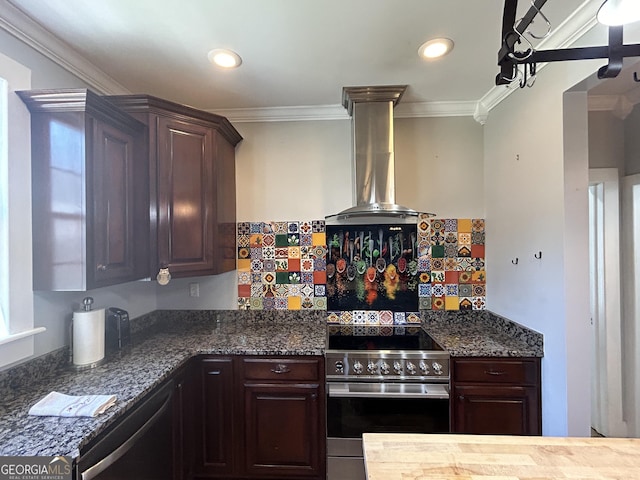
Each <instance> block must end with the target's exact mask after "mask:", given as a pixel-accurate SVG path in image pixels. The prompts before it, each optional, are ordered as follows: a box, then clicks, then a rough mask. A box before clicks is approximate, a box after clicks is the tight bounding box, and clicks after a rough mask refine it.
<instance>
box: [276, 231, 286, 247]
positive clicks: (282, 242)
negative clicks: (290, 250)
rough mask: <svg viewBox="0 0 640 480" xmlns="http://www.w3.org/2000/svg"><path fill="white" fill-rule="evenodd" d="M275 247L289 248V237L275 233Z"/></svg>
mask: <svg viewBox="0 0 640 480" xmlns="http://www.w3.org/2000/svg"><path fill="white" fill-rule="evenodd" d="M275 237H276V238H275V246H276V247H288V246H289V236H288V235H286V234H282V233H277V234H276V236H275Z"/></svg>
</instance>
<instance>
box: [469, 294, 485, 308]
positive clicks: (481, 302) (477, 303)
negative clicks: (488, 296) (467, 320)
mask: <svg viewBox="0 0 640 480" xmlns="http://www.w3.org/2000/svg"><path fill="white" fill-rule="evenodd" d="M472 298H473V300H472V303H473V308H472V309H473V310H484V308H485V305H486V300H485V297H472Z"/></svg>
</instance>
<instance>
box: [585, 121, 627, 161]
mask: <svg viewBox="0 0 640 480" xmlns="http://www.w3.org/2000/svg"><path fill="white" fill-rule="evenodd" d="M625 124H626V121H625V120H622V119H621V118H618V117H616V116H615V115H613V113H611V112H589V167H590V168H617V169H618V171H619V172H620V173H622V172H624V160H625V133H624V130H625Z"/></svg>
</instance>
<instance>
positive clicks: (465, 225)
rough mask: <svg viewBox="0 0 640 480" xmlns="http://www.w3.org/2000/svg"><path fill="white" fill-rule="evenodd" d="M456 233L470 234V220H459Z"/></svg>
mask: <svg viewBox="0 0 640 480" xmlns="http://www.w3.org/2000/svg"><path fill="white" fill-rule="evenodd" d="M458 233H471V219H470V218H459V219H458Z"/></svg>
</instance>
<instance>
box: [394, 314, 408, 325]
mask: <svg viewBox="0 0 640 480" xmlns="http://www.w3.org/2000/svg"><path fill="white" fill-rule="evenodd" d="M405 323H407V316H406V313H405V312H393V324H394V325H402V324H405Z"/></svg>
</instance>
